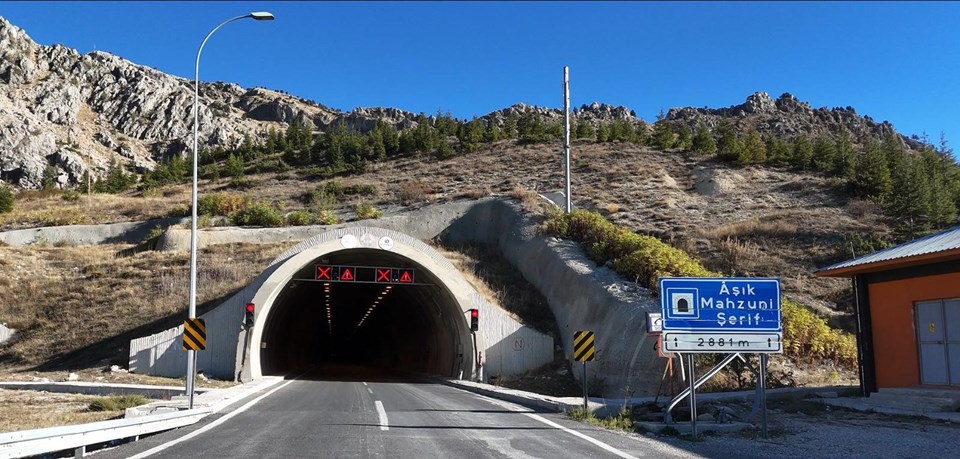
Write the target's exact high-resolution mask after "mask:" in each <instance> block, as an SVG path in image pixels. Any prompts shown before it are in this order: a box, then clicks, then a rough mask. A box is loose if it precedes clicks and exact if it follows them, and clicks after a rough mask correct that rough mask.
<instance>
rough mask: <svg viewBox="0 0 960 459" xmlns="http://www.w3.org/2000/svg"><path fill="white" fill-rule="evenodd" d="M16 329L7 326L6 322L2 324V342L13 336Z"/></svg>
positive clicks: (0, 332)
mask: <svg viewBox="0 0 960 459" xmlns="http://www.w3.org/2000/svg"><path fill="white" fill-rule="evenodd" d="M13 332H14V330H12V329H10V328H7V325H6V324H0V343H2V342H4V341H6V340H8V339H10V338H11V337H13Z"/></svg>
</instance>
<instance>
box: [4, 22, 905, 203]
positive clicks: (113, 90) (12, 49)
mask: <svg viewBox="0 0 960 459" xmlns="http://www.w3.org/2000/svg"><path fill="white" fill-rule="evenodd" d="M199 93H200V103H199V111H198V117H199V136H198V137H199V139H200V143H201V147H203V146H211V145H219V146H224V147H227V148H231V147H235V146H237V145H239V144H240V142H242V140H243V138H244V137H245V136H247V135H249V136H251V137H252V138H254V139H257V140H262V139H264V138H265V137H266V135H267V133H268V132H269V130H270V129H276V130H277V131H280V132H283V131H284V130H286V127H287V126H288V125H289V123H292V122H293V121H294V120H299V121H300V122H301V123H303V124H305V125H307V126H311V127H312V128H313V129H314V130H318V131H328V130H330V129H335V128H339V127H340V126H344V127H345V128H347V129H348V130H353V131H357V132H367V131H369V130H370V129H372V128H373V127H374V126H375V125H376V123H377V121H382V122H385V123H387V124H389V125H392V126H394V127H395V128H397V129H410V128H414V127H416V125H417V120H419V119H422V115H417V114H414V113H411V112H407V111H403V110H398V109H395V108H357V109H354V110H353V111H350V112H343V111H340V110H337V109H333V108H330V107H326V106H323V105H321V104H318V103H316V102H314V101H311V100H307V99H303V98H300V97H296V96H293V95H290V94H286V93H284V92H282V91H272V90H269V89H265V88H253V89H244V88H241V87H240V86H238V85H236V84H230V83H223V82H214V83H201V84H200V88H199ZM193 100H194V86H193V81H191V80H187V79H183V78H179V77H175V76H172V75H167V74H165V73H162V72H160V71H157V70H155V69H152V68H149V67H145V66H142V65H137V64H134V63H132V62H130V61H128V60H125V59H123V58H121V57H118V56H115V55H112V54H109V53H106V52H101V51H96V52H91V53H87V54H80V53H78V52H77V51H76V50H73V49H70V48H67V47H64V46H61V45H53V46H43V45H39V44H37V43H35V42H34V41H33V40H32V39H30V37H29V36H28V35H27V34H26V32H24V31H23V30H22V29H20V28H18V27H16V26H14V25H13V24H11V23H9V22H8V21H6V20H5V19H4V18H2V17H0V180H2V181H5V182H8V183H11V184H13V185H15V186H18V187H21V188H37V187H39V186H40V185H41V183H42V181H43V178H44V177H45V176H47V177H50V178H52V179H53V180H54V181H55V183H56V184H57V185H59V186H63V187H66V186H70V185H72V184H76V183H79V182H80V181H81V180H82V179H83V177H84V175H85V174H87V173H90V174H91V176H93V177H100V176H102V175H103V174H104V173H105V172H106V171H107V169H108V168H109V166H110V164H111V162H112V161H119V162H120V163H121V164H124V165H126V166H133V167H134V168H136V169H137V170H141V171H142V170H146V169H152V168H153V167H155V166H156V164H157V163H158V162H159V161H160V160H162V159H163V158H164V157H167V156H170V155H177V154H188V153H189V146H190V145H192V140H193V139H192V130H193ZM530 112H533V113H536V114H538V115H540V117H541V118H542V119H544V120H546V121H547V122H550V123H555V122H558V121H559V120H561V119H562V117H563V112H562V111H561V110H560V109H556V108H544V107H537V106H531V105H526V104H522V103H520V104H516V105H513V106H510V107H507V108H504V109H501V110H497V111H494V112H492V113H490V114H487V115H485V116H483V117H481V119H482V120H483V121H484V122H487V123H490V122H494V123H497V124H499V125H501V126H503V123H504V122H505V120H506V119H507V118H509V117H516V118H520V117H521V116H522V115H523V114H525V113H530ZM571 115H572V116H571V118H572V119H573V120H574V121H575V122H577V121H580V122H588V123H591V124H593V125H594V126H596V125H597V124H599V123H601V122H610V121H614V120H625V121H628V122H631V123H637V122H639V119H638V118H637V117H636V113H634V112H633V111H632V110H630V109H628V108H627V107H624V106H613V105H607V104H601V103H598V102H594V103H592V104H590V105H582V106H580V107H579V108H574V109H573V112H572V113H571ZM722 118H728V119H730V120H732V121H733V123H734V126H735V128H736V129H738V130H740V131H744V130H747V129H756V130H757V131H759V132H760V133H761V134H772V135H776V136H781V137H792V136H797V135H808V136H814V137H816V136H820V135H827V134H837V133H839V132H841V131H844V130H845V131H848V132H850V133H851V134H852V135H853V137H854V139H859V138H862V137H864V136H868V135H869V136H874V137H881V136H883V135H885V134H887V133H891V132H895V131H894V130H893V126H891V125H890V123H887V122H882V123H877V122H875V121H873V120H872V119H870V118H869V117H861V116H859V115H857V114H856V112H855V111H854V110H853V109H852V108H850V107H847V108H834V109H831V110H828V109H826V108H819V109H813V108H811V107H810V105H809V104H807V103H804V102H800V101H799V100H797V99H796V98H795V97H793V96H792V95H790V94H784V95H782V96H780V98H778V99H776V100H773V99H771V98H770V97H769V96H768V95H767V94H766V93H763V92H758V93H756V94H753V95H751V96H750V97H748V98H747V100H746V102H744V103H743V104H740V105H736V106H732V107H728V108H721V109H709V108H675V109H671V110H670V112H669V114H668V115H667V120H668V121H670V122H672V123H674V124H676V125H678V126H679V125H680V124H686V125H688V126H696V125H705V126H707V127H710V128H713V127H715V126H716V125H717V124H718V123H719V122H720V120H721V119H722ZM901 138H903V137H902V136H901ZM903 140H904V143H905V144H907V145H908V146H910V147H916V146H918V145H919V142H917V141H915V140H911V139H907V138H903Z"/></svg>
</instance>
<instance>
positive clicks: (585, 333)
mask: <svg viewBox="0 0 960 459" xmlns="http://www.w3.org/2000/svg"><path fill="white" fill-rule="evenodd" d="M596 356H597V350H596V347H595V346H594V336H593V332H592V331H589V330H579V331H576V332H574V333H573V358H574V360H576V361H577V362H590V361H592V360H594V359H595V358H596Z"/></svg>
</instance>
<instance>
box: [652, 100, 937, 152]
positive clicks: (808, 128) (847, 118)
mask: <svg viewBox="0 0 960 459" xmlns="http://www.w3.org/2000/svg"><path fill="white" fill-rule="evenodd" d="M723 118H726V119H728V120H730V121H731V122H732V123H733V125H734V128H735V129H736V130H738V131H740V132H743V131H745V130H747V129H754V130H756V131H757V132H759V133H760V134H761V135H764V134H766V135H772V136H776V137H782V138H792V137H796V136H800V135H803V136H808V137H811V138H816V137H820V136H835V135H838V134H840V133H841V132H844V131H846V132H847V133H848V134H850V135H851V137H852V138H853V139H854V140H855V141H856V140H858V139H863V138H866V137H872V138H882V137H883V136H885V135H887V134H891V133H892V134H896V135H898V136H900V138H901V140H902V141H903V144H904V145H906V146H908V147H910V148H919V147H920V146H921V145H920V142H918V141H916V140H914V139H910V138H907V137H904V136H902V135H900V134H897V132H896V131H895V130H894V129H893V125H891V124H890V123H889V122H887V121H883V122H880V123H878V122H876V121H874V120H873V119H871V118H870V117H868V116H863V117H861V116H860V115H857V112H856V111H855V110H854V109H853V107H845V108H841V107H836V108H832V109H828V108H826V107H822V108H817V109H814V108H812V107H811V106H810V104H808V103H806V102H801V101H799V100H797V98H796V97H794V96H793V95H792V94H790V93H784V94H783V95H781V96H780V97H779V98H777V99H776V100H774V99H772V98H771V97H770V96H769V95H768V94H767V93H765V92H757V93H754V94H752V95H750V96H749V97H747V100H746V101H744V103H742V104H740V105H734V106H732V107H726V108H717V109H711V108H693V107H684V108H673V109H670V111H669V112H668V113H667V120H669V121H670V122H672V123H674V124H676V125H681V124H685V125H687V126H700V125H702V126H706V127H708V128H710V129H712V128H715V127H716V126H717V125H718V124H719V123H720V120H721V119H723Z"/></svg>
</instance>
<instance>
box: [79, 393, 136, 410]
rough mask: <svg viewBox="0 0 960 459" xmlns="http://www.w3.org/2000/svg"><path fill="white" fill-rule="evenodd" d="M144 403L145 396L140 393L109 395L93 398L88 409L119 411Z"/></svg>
mask: <svg viewBox="0 0 960 459" xmlns="http://www.w3.org/2000/svg"><path fill="white" fill-rule="evenodd" d="M145 403H147V398H146V397H144V396H142V395H111V396H109V397H103V398H100V399H97V400H94V401H93V403H91V404H90V406H89V409H90V411H121V410H125V409H127V408H132V407H135V406H140V405H143V404H145Z"/></svg>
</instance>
